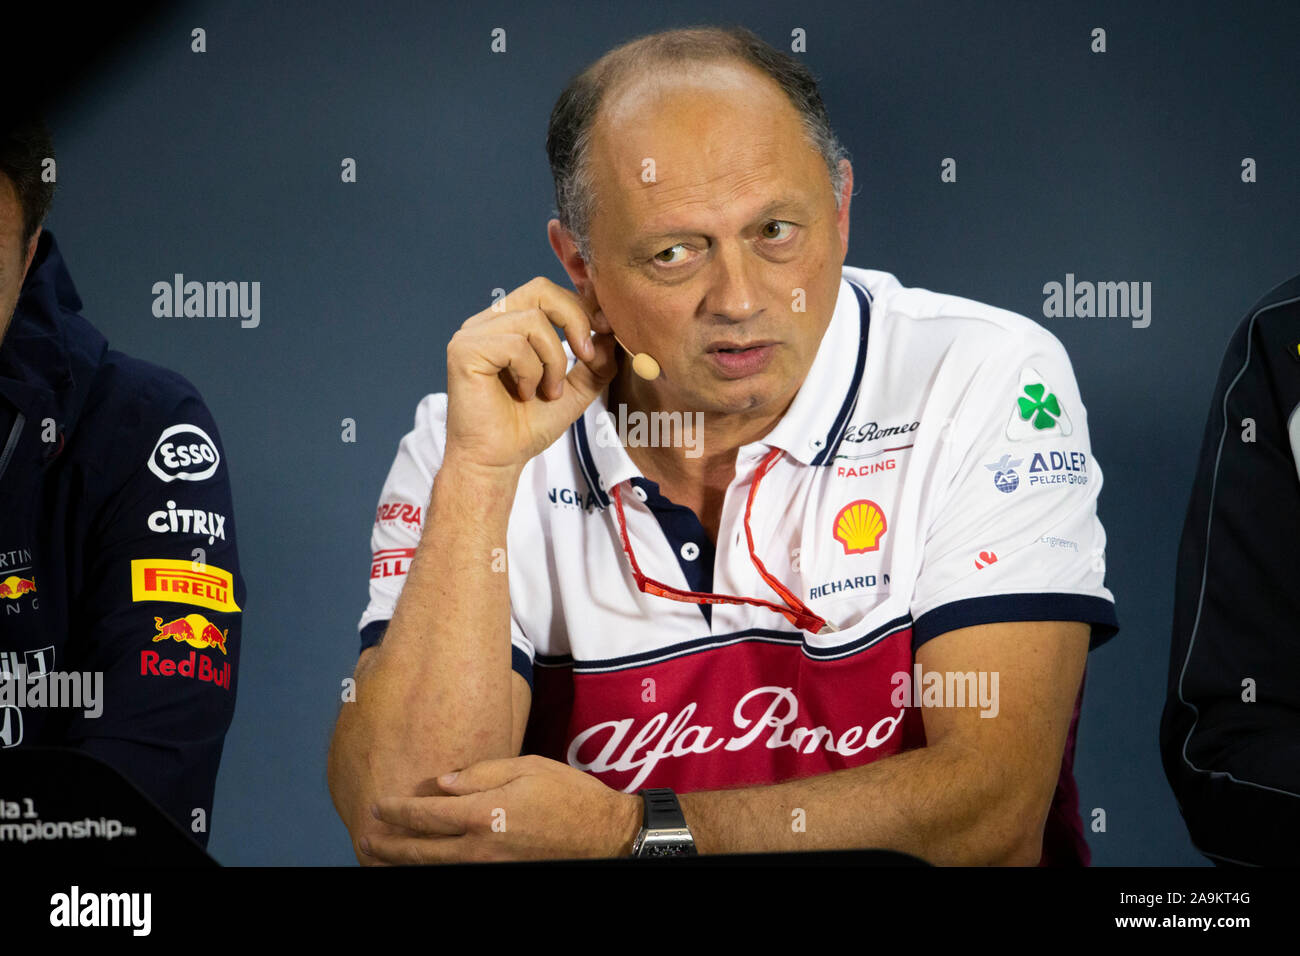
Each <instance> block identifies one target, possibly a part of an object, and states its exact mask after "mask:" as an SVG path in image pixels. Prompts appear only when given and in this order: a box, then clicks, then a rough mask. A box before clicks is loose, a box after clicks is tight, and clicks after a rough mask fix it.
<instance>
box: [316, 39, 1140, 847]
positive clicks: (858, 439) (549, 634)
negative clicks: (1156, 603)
mask: <svg viewBox="0 0 1300 956" xmlns="http://www.w3.org/2000/svg"><path fill="white" fill-rule="evenodd" d="M547 147H548V153H549V157H550V161H551V168H552V174H553V176H554V178H555V183H556V197H557V204H558V207H559V210H558V212H559V215H558V217H557V218H556V219H553V220H551V222H550V225H549V230H550V231H549V237H550V241H551V245H552V248H553V249H554V251H555V253H556V256H557V257H558V259H559V261H560V263H561V264H562V265H563V267H564V269H565V271H566V273H567V275H568V277H569V279H570V280H571V281H572V283H573V286H574V289H575V290H576V291H569V290H567V289H563V288H561V287H559V286H558V285H556V284H555V283H553V282H551V281H550V280H548V279H546V278H543V277H539V278H537V279H534V280H532V281H531V282H528V283H526V284H524V285H522V286H520V287H518V288H516V289H514V290H513V291H511V292H509V293H508V294H507V295H506V296H505V297H504V299H503V300H502V301H500V302H497V303H494V304H492V305H490V306H488V307H487V308H485V309H484V310H483V311H482V312H479V313H478V314H476V315H474V316H472V317H471V318H469V319H468V320H467V321H466V322H465V323H464V324H463V325H462V326H461V328H460V330H459V331H458V332H456V334H455V335H454V336H453V337H452V339H451V342H450V343H449V345H448V348H447V391H446V392H445V393H436V394H431V395H429V396H427V397H426V398H425V399H424V400H423V401H421V402H420V404H419V407H418V408H417V409H416V413H415V427H414V429H413V430H412V431H411V432H410V433H409V434H408V435H407V436H406V437H405V438H403V439H402V442H401V445H400V446H399V448H398V451H397V456H396V458H395V460H394V462H393V465H392V468H391V470H390V472H389V475H388V479H387V480H386V482H385V484H384V487H383V490H382V492H381V493H380V496H379V502H378V505H379V507H378V509H377V511H376V514H375V523H374V528H373V531H372V534H371V557H372V560H371V566H370V581H369V585H370V595H369V598H370V599H369V602H368V604H367V606H366V608H365V611H364V613H363V614H362V616H361V619H360V621H359V622H358V628H359V632H360V644H361V656H360V659H359V661H358V664H357V671H356V673H357V687H356V699H355V702H349V703H345V704H344V705H343V708H342V712H341V713H340V716H339V721H338V726H337V728H336V731H335V738H334V746H333V747H332V749H331V756H330V782H331V787H332V793H333V796H334V800H335V805H336V807H337V808H338V811H339V814H340V816H341V817H342V819H343V820H344V822H345V823H346V824H347V826H348V829H349V831H350V833H351V836H352V839H353V846H354V850H355V852H356V855H357V858H358V859H359V860H360V861H362V862H365V863H401V862H417V861H461V860H489V859H522V858H541V857H570V858H572V857H588V856H606V857H608V856H617V855H627V854H630V853H632V854H636V855H638V856H644V855H666V854H667V855H686V854H691V853H695V852H698V853H732V852H773V851H792V850H824V849H837V848H882V849H890V850H896V851H902V852H905V853H907V854H910V855H912V856H914V857H920V858H921V859H924V860H927V861H930V862H933V863H947V864H1027V865H1035V864H1064V865H1068V864H1074V865H1078V864H1083V863H1087V862H1088V859H1089V856H1088V846H1087V843H1086V841H1085V839H1084V835H1083V825H1082V821H1081V817H1080V813H1079V801H1078V791H1077V788H1076V787H1075V781H1074V777H1073V773H1072V766H1073V751H1074V736H1075V730H1076V726H1077V723H1078V716H1079V701H1080V698H1081V694H1082V681H1083V673H1084V664H1085V660H1086V657H1087V654H1088V651H1089V649H1090V648H1095V647H1097V646H1098V645H1100V644H1101V643H1103V642H1104V641H1106V640H1108V639H1109V638H1110V637H1112V636H1113V635H1114V634H1115V633H1116V631H1117V629H1118V622H1117V619H1116V615H1115V609H1114V600H1113V597H1112V595H1111V593H1110V591H1109V590H1107V589H1106V587H1105V585H1104V577H1105V563H1104V553H1105V544H1106V536H1105V532H1104V530H1103V529H1102V526H1101V523H1100V521H1099V519H1098V516H1097V499H1098V495H1099V493H1100V491H1101V486H1102V472H1101V469H1100V467H1099V466H1098V464H1097V462H1096V461H1095V460H1093V456H1092V449H1091V445H1090V439H1089V431H1088V420H1087V412H1086V409H1085V408H1084V405H1083V402H1082V399H1081V396H1080V395H1079V390H1078V387H1077V385H1076V382H1075V377H1074V372H1073V369H1072V368H1071V365H1070V361H1069V357H1068V356H1067V355H1066V353H1065V350H1064V348H1063V347H1062V346H1061V343H1060V342H1059V341H1058V340H1057V339H1056V338H1055V337H1054V336H1053V335H1052V334H1051V333H1050V332H1048V331H1047V330H1046V329H1044V328H1042V327H1041V326H1039V325H1037V324H1036V323H1034V322H1033V321H1032V320H1030V319H1028V318H1027V317H1025V316H1021V315H1017V314H1015V313H1012V312H1008V311H1006V310H1003V309H998V308H995V307H993V306H990V305H985V304H983V303H980V302H975V301H972V300H969V299H964V298H960V297H957V296H954V295H945V294H940V293H936V292H931V291H928V290H925V289H921V288H910V287H907V286H904V285H903V284H902V283H901V282H900V281H899V280H898V279H897V278H896V277H894V276H893V275H891V274H889V273H887V272H883V271H879V270H873V269H865V268H858V267H853V266H848V265H845V256H846V253H847V250H848V234H849V202H850V197H851V196H852V191H853V172H852V166H851V164H850V163H849V161H848V159H847V158H846V157H845V156H843V155H842V151H841V150H840V148H839V146H838V143H837V142H836V140H835V137H834V135H833V134H832V133H831V131H830V127H829V121H828V119H827V117H826V113H825V108H824V106H823V105H822V102H821V99H820V96H819V94H818V93H817V89H816V83H815V81H814V80H813V77H812V75H811V73H810V72H809V71H808V69H807V67H805V66H804V65H803V64H802V63H800V62H799V61H798V60H797V59H795V58H793V57H790V56H788V55H786V54H783V53H781V52H779V51H777V50H775V49H773V48H772V47H770V46H768V45H767V44H765V43H763V42H762V41H761V40H759V39H758V38H757V37H755V36H754V35H753V34H751V33H749V32H748V31H745V30H742V29H736V30H718V29H693V30H679V31H669V32H667V33H663V34H654V35H651V36H648V37H642V38H638V39H637V40H634V41H632V42H630V43H628V44H625V45H624V46H622V47H619V48H618V49H616V50H614V51H611V52H610V53H608V54H606V55H605V56H604V57H602V58H601V59H600V60H599V61H597V62H596V63H595V64H593V65H592V66H591V67H589V68H588V69H586V70H584V71H583V73H582V74H580V75H579V76H578V77H577V78H576V79H575V80H574V81H573V82H572V83H571V84H570V85H569V87H568V88H567V89H566V90H565V91H564V92H563V94H562V95H561V97H560V99H559V102H558V103H557V104H556V107H555V109H554V111H553V113H552V116H551V123H550V130H549V133H548V138H547ZM557 330H562V331H563V333H564V337H565V341H564V342H561V340H560V337H559V332H558V331H557ZM593 333H594V334H593ZM521 754H522V755H521Z"/></svg>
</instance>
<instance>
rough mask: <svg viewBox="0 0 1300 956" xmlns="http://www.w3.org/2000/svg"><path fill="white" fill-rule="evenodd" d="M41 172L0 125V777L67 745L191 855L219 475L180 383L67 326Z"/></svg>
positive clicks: (205, 727) (40, 161)
mask: <svg viewBox="0 0 1300 956" xmlns="http://www.w3.org/2000/svg"><path fill="white" fill-rule="evenodd" d="M52 157H53V146H52V143H51V141H50V137H49V133H48V131H47V129H46V128H45V126H44V124H43V123H42V122H41V121H40V120H39V119H33V120H25V121H22V122H15V123H12V124H6V125H5V127H4V128H2V129H0V501H3V502H4V507H3V509H0V690H3V696H0V768H3V754H4V751H5V750H6V749H9V748H15V747H29V746H63V747H72V748H77V749H80V750H82V751H84V752H85V753H88V754H90V755H92V756H94V757H97V758H99V759H101V760H103V761H105V762H106V763H108V764H109V765H111V766H112V767H114V768H115V769H116V770H118V771H119V772H120V773H121V774H123V775H124V776H125V777H126V778H127V779H128V780H130V781H131V782H132V783H133V784H134V785H135V786H136V787H137V788H139V789H140V790H141V791H143V792H144V793H145V794H146V795H147V796H148V797H150V798H151V799H152V800H153V801H154V802H155V803H156V804H158V806H159V807H161V809H162V810H163V811H164V812H165V813H166V814H167V815H168V816H169V817H170V818H171V819H173V820H174V821H175V822H176V823H177V825H179V826H180V827H181V828H182V829H183V830H184V832H186V833H187V834H190V835H191V836H192V837H193V839H194V840H195V841H197V842H198V843H199V844H200V845H201V846H205V847H206V845H207V842H208V835H209V833H210V827H211V819H212V796H213V790H214V788H215V785H216V776H217V768H218V765H219V763H220V760H221V750H222V745H223V743H224V740H225V735H226V731H227V729H228V728H229V726H230V721H231V717H232V715H233V713H234V708H235V693H236V688H237V683H238V680H237V678H238V671H239V648H240V628H241V620H242V613H241V611H242V608H243V606H244V598H245V590H244V582H243V579H242V577H241V576H240V572H239V560H238V554H237V547H236V540H235V517H234V512H233V508H232V502H231V492H230V479H229V465H228V462H227V461H226V456H225V451H224V449H223V448H222V444H221V438H220V435H219V434H218V431H217V427H216V423H215V422H214V421H213V419H212V415H211V414H210V413H209V411H208V409H207V407H206V406H205V404H204V402H203V399H202V398H201V397H200V395H199V393H198V392H197V391H196V390H195V388H194V386H193V385H192V384H190V382H188V381H187V380H186V379H185V378H184V377H182V376H181V375H178V374H177V373H175V372H172V371H170V370H168V369H165V368H160V367H158V366H156V365H151V364H149V363H148V362H144V361H141V360H139V359H136V358H132V357H130V356H127V355H124V354H122V353H121V352H118V351H114V350H112V349H110V348H109V347H108V343H107V341H106V339H105V337H104V336H103V335H102V334H101V333H100V332H99V331H97V330H96V328H95V327H94V326H92V325H91V324H90V322H88V321H87V320H86V319H85V318H83V317H82V316H81V314H80V313H81V311H82V302H81V299H80V297H79V296H78V295H77V290H76V288H75V286H74V285H73V282H72V277H71V275H70V274H69V272H68V269H67V266H66V265H65V264H64V260H63V256H62V254H61V252H60V250H59V246H58V244H57V243H56V241H55V238H54V235H53V234H52V233H51V232H50V231H48V230H46V229H44V228H42V222H43V220H44V217H45V214H46V212H47V210H48V208H49V206H50V202H51V200H52V197H53V190H54V185H53V182H52V181H47V180H48V179H49V177H48V175H46V174H47V172H48V168H49V160H51V159H52ZM68 675H72V679H69V676H68ZM42 681H44V682H45V684H46V686H48V687H54V686H60V685H61V686H63V687H65V688H66V687H71V686H72V685H73V684H75V685H76V686H77V687H79V688H82V693H81V697H82V699H81V700H77V701H73V700H71V699H70V697H69V698H67V699H64V698H59V699H56V698H55V697H54V696H51V695H48V694H47V695H46V696H45V697H44V698H41V697H36V696H33V695H31V694H30V693H29V692H28V691H29V688H31V687H32V686H33V685H34V684H35V683H38V682H42ZM0 772H2V769H0Z"/></svg>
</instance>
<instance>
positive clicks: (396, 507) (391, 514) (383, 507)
mask: <svg viewBox="0 0 1300 956" xmlns="http://www.w3.org/2000/svg"><path fill="white" fill-rule="evenodd" d="M421 510H422V509H421V508H420V506H419V505H413V504H411V503H410V502H409V501H382V502H380V503H379V507H378V508H377V509H375V524H403V525H406V526H408V527H411V528H417V529H418V528H419V527H420V512H421Z"/></svg>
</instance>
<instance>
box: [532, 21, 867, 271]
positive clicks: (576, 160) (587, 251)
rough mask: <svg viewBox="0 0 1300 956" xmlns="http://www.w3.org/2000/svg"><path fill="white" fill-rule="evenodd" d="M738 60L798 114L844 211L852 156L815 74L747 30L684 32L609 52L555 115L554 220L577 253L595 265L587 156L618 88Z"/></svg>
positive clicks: (550, 140) (551, 134) (577, 80)
mask: <svg viewBox="0 0 1300 956" xmlns="http://www.w3.org/2000/svg"><path fill="white" fill-rule="evenodd" d="M726 59H731V60H737V61H740V62H742V63H747V64H749V65H750V66H753V67H756V68H758V69H759V70H761V71H762V72H763V73H765V74H766V75H767V76H769V77H771V78H772V80H773V81H775V82H776V84H777V85H778V86H779V87H780V88H781V91H782V92H783V93H785V95H786V96H787V97H788V98H789V100H790V103H791V104H792V105H793V106H794V108H795V109H796V110H798V112H799V115H800V117H801V118H802V120H803V127H804V132H805V133H806V134H807V136H808V141H809V144H810V145H811V146H812V147H813V148H814V149H816V150H817V152H819V153H821V155H822V157H823V159H824V160H825V162H826V169H827V172H828V173H829V177H830V188H831V191H832V194H833V196H834V199H835V208H836V209H839V208H840V202H841V199H840V197H841V194H842V193H843V189H844V173H843V171H842V170H841V169H840V160H841V159H847V158H848V155H849V154H848V151H847V150H846V149H845V148H844V147H843V145H841V143H840V141H839V140H838V139H836V137H835V132H834V130H832V129H831V124H830V118H829V117H828V116H827V113H826V106H825V104H824V103H823V102H822V97H821V93H820V92H819V91H818V89H817V81H816V79H815V78H814V77H813V74H812V71H811V70H809V69H808V67H806V66H805V65H804V64H803V63H802V62H800V61H799V60H797V59H795V58H794V57H793V56H790V55H789V54H787V53H783V52H781V51H780V50H777V49H775V48H774V47H772V46H770V45H768V44H767V43H766V42H764V41H763V40H762V39H760V38H759V37H758V36H757V35H755V34H754V33H753V32H751V31H749V30H747V29H745V28H744V27H739V26H738V27H730V28H725V27H685V28H682V29H677V30H667V31H664V32H662V33H652V34H648V35H646V36H642V37H638V38H636V39H634V40H630V41H628V42H627V43H624V44H622V45H621V46H618V47H615V48H614V49H613V50H611V51H609V52H608V53H606V54H605V55H604V56H602V57H601V58H600V59H599V60H597V61H596V62H595V63H593V64H591V66H589V67H587V68H586V69H585V70H583V71H582V72H581V73H579V74H578V75H577V76H576V77H574V78H573V79H572V80H571V81H570V82H569V85H568V86H567V87H566V88H565V90H564V92H563V93H561V94H560V98H559V99H558V100H557V101H556V103H555V108H554V109H553V110H552V111H551V120H550V123H549V125H548V127H547V130H546V154H547V157H548V158H549V160H550V164H551V176H552V177H553V178H554V180H555V204H556V209H555V215H556V217H557V218H558V219H559V220H560V225H562V226H564V228H565V229H566V230H568V232H569V233H570V235H572V236H573V238H574V241H575V242H576V243H577V246H578V252H579V254H580V255H581V256H582V258H583V260H584V261H586V262H591V261H592V257H591V220H592V216H593V214H594V213H595V208H596V196H595V190H594V187H593V182H592V174H591V168H590V164H589V163H588V152H589V149H590V145H591V132H592V128H593V127H594V126H595V121H596V114H597V111H598V110H599V108H600V104H601V101H602V100H603V99H604V96H605V94H606V93H607V92H608V91H609V90H610V89H611V88H612V87H614V86H615V85H616V84H618V83H620V82H623V81H625V80H627V79H630V78H632V77H634V76H637V75H639V74H641V73H643V72H648V71H650V70H653V69H656V68H658V69H662V68H663V67H665V66H680V65H681V64H683V63H686V62H692V61H694V62H698V61H710V62H716V61H718V60H726Z"/></svg>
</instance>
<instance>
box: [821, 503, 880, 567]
mask: <svg viewBox="0 0 1300 956" xmlns="http://www.w3.org/2000/svg"><path fill="white" fill-rule="evenodd" d="M888 530H889V527H888V525H887V523H886V521H885V512H884V511H883V510H881V507H880V505H878V504H876V503H875V502H874V501H872V500H870V499H869V498H859V499H858V500H857V501H851V502H849V503H848V504H847V505H845V506H844V507H843V508H841V509H840V510H839V512H838V513H837V514H836V515H835V524H834V535H835V540H836V541H838V542H840V544H842V545H844V553H845V554H865V553H867V552H868V551H878V550H879V549H880V539H881V537H882V536H883V535H884V534H885V532H886V531H888Z"/></svg>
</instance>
